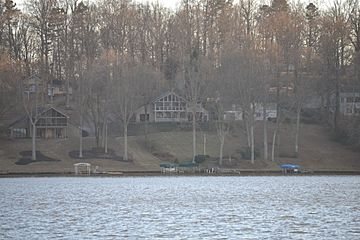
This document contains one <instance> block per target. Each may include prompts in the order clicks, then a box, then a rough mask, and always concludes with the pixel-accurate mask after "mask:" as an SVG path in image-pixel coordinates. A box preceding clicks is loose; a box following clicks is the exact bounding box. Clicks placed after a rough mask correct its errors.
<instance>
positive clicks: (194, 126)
mask: <svg viewBox="0 0 360 240" xmlns="http://www.w3.org/2000/svg"><path fill="white" fill-rule="evenodd" d="M192 115H193V119H192V135H193V160H192V162H193V163H195V157H196V111H193V112H192Z"/></svg>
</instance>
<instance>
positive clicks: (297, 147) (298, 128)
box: [295, 106, 301, 156]
mask: <svg viewBox="0 0 360 240" xmlns="http://www.w3.org/2000/svg"><path fill="white" fill-rule="evenodd" d="M300 113H301V107H300V106H298V108H297V113H296V132H295V154H296V156H298V154H299V132H300V115H301V114H300Z"/></svg>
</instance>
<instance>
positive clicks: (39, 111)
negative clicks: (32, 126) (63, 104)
mask: <svg viewBox="0 0 360 240" xmlns="http://www.w3.org/2000/svg"><path fill="white" fill-rule="evenodd" d="M50 110H54V111H55V112H58V113H60V114H61V115H63V116H65V117H66V118H69V116H68V115H66V114H65V113H63V112H61V111H60V110H58V109H56V108H54V107H47V108H46V107H38V108H37V113H38V114H39V116H41V115H43V114H44V113H46V112H48V111H50Z"/></svg>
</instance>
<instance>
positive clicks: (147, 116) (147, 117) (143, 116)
mask: <svg viewBox="0 0 360 240" xmlns="http://www.w3.org/2000/svg"><path fill="white" fill-rule="evenodd" d="M146 121H149V114H146ZM140 122H145V114H140Z"/></svg>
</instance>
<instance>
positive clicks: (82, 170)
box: [74, 163, 91, 175]
mask: <svg viewBox="0 0 360 240" xmlns="http://www.w3.org/2000/svg"><path fill="white" fill-rule="evenodd" d="M74 170H75V174H76V175H78V174H87V175H90V172H91V164H90V163H75V164H74Z"/></svg>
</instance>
